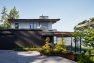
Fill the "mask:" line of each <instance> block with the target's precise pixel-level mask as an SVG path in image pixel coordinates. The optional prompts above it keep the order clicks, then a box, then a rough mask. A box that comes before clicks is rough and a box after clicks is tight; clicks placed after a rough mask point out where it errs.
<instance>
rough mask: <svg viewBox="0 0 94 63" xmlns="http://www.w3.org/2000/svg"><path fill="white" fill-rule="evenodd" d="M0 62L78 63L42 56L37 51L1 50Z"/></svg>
mask: <svg viewBox="0 0 94 63" xmlns="http://www.w3.org/2000/svg"><path fill="white" fill-rule="evenodd" d="M0 63H76V62H74V61H71V60H68V59H65V58H62V57H58V56H49V57H46V56H40V53H39V52H37V51H28V52H25V51H11V50H10V51H6V50H0Z"/></svg>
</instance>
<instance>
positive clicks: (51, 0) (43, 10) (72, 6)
mask: <svg viewBox="0 0 94 63" xmlns="http://www.w3.org/2000/svg"><path fill="white" fill-rule="evenodd" d="M4 6H6V7H7V9H8V11H9V10H10V9H12V8H13V7H14V6H15V7H16V8H17V10H18V11H19V14H20V19H21V18H22V19H23V18H26V19H33V18H39V16H41V15H42V14H43V15H44V16H49V18H55V19H58V18H60V21H58V22H57V23H55V24H53V29H57V30H58V31H66V32H72V31H73V29H74V26H75V25H77V24H78V23H79V22H81V21H83V20H88V19H89V18H92V17H94V0H0V13H1V11H2V8H3V7H4ZM0 16H1V14H0Z"/></svg>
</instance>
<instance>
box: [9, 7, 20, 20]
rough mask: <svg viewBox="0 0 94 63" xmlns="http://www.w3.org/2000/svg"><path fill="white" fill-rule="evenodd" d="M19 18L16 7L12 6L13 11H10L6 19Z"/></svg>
mask: <svg viewBox="0 0 94 63" xmlns="http://www.w3.org/2000/svg"><path fill="white" fill-rule="evenodd" d="M18 18H19V12H18V11H17V10H16V7H15V6H14V8H13V9H11V10H10V12H9V15H8V19H18Z"/></svg>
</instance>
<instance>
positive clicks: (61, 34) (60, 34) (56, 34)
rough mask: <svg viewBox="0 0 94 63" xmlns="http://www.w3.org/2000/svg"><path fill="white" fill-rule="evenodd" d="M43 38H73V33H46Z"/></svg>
mask: <svg viewBox="0 0 94 63" xmlns="http://www.w3.org/2000/svg"><path fill="white" fill-rule="evenodd" d="M42 36H58V37H72V36H73V32H44V33H42Z"/></svg>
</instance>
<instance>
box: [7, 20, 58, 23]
mask: <svg viewBox="0 0 94 63" xmlns="http://www.w3.org/2000/svg"><path fill="white" fill-rule="evenodd" d="M8 20H9V21H10V22H52V23H55V22H57V21H59V20H60V19H8Z"/></svg>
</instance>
